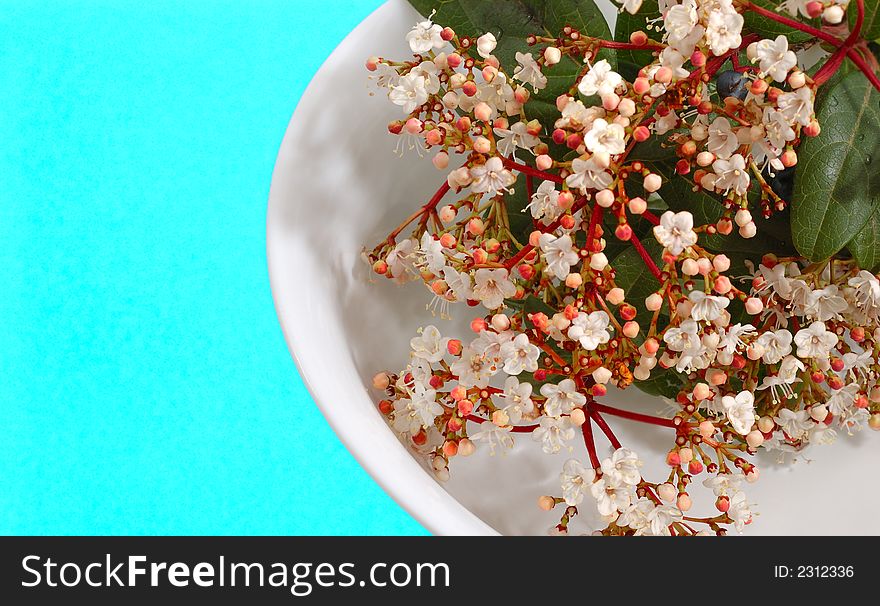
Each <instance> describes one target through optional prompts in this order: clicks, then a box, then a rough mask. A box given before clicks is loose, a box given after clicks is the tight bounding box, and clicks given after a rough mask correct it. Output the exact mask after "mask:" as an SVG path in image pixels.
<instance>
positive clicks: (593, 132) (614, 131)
mask: <svg viewBox="0 0 880 606" xmlns="http://www.w3.org/2000/svg"><path fill="white" fill-rule="evenodd" d="M625 136H626V133H625V131H624V130H623V127H622V126H621V125H620V124H616V123H614V122H612V123H610V124H609V123H608V122H606V121H605V120H604V119H603V118H596V119H595V120H593V126H592V127H591V128H590V131H589V132H588V133H587V134H586V135H585V136H584V145H586V146H587V149H588V150H590V151H591V152H593V153H594V154H596V153H600V154H601V153H604V154H609V155H612V156H614V155H616V154H621V153H623V151H624V150H625V149H626V141H624V137H625Z"/></svg>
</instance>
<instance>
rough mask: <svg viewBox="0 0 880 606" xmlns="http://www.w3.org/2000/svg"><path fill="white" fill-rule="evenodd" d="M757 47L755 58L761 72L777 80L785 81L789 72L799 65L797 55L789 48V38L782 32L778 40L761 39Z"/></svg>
mask: <svg viewBox="0 0 880 606" xmlns="http://www.w3.org/2000/svg"><path fill="white" fill-rule="evenodd" d="M755 47H756V50H755V60H756V61H758V67H759V68H760V69H761V73H762V74H767V75H769V76H770V77H771V78H773V79H774V80H776V81H777V82H785V79H786V78H787V77H788V72H789V71H790V70H791V68H793V67H794V66H795V65H797V55H795V54H794V51H790V50H788V38H786V37H785V36H783V35H781V34H780V35H779V36H777V37H776V40H761V41H759V42H758V43H757V44H756V45H755ZM759 77H760V76H759Z"/></svg>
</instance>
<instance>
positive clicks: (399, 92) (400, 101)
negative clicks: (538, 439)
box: [388, 73, 428, 114]
mask: <svg viewBox="0 0 880 606" xmlns="http://www.w3.org/2000/svg"><path fill="white" fill-rule="evenodd" d="M427 83H428V81H427V80H426V79H425V77H424V76H422V75H420V74H413V73H409V74H407V75H405V76H401V77H400V78H399V79H398V80H397V84H395V85H394V86H392V87H391V90H390V91H388V98H389V99H391V102H392V103H394V104H395V105H399V106H401V107H402V108H403V113H405V114H411V113H412V112H413V111H415V109H416V108H417V107H419V106H421V105H424V104H425V103H426V102H427V101H428V90H427V88H426V85H427Z"/></svg>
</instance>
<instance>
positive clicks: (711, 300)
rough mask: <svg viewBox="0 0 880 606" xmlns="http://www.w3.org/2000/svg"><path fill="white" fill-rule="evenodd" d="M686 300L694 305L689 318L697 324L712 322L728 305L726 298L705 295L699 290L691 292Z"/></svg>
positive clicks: (728, 300)
mask: <svg viewBox="0 0 880 606" xmlns="http://www.w3.org/2000/svg"><path fill="white" fill-rule="evenodd" d="M688 299H690V300H691V302H692V303H693V304H694V305H693V307H692V308H691V317H692V318H693V319H694V320H696V321H697V322H700V321H703V322H712V321H714V320H716V319H718V318H719V317H720V316H721V313H722V312H723V311H724V310H725V309H727V306H728V305H730V299H728V298H727V297H716V296H713V295H707V294H706V293H704V292H703V291H701V290H694V291H692V292H691V294H689V295H688Z"/></svg>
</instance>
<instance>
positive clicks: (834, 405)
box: [825, 383, 860, 418]
mask: <svg viewBox="0 0 880 606" xmlns="http://www.w3.org/2000/svg"><path fill="white" fill-rule="evenodd" d="M859 391H860V389H859V384H858V383H849V384H848V385H846V386H845V387H843V388H841V389H838V390H837V391H835V392H834V393H833V394H832V395H831V397H830V398H828V401H827V402H825V405H826V406H828V410H829V412H831V414H833V415H834V416H836V417H842V418H846V417H848V416H849V415H850V413H851V412H852V408H853V405H854V404H855V402H856V397H857V396H858V395H859Z"/></svg>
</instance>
